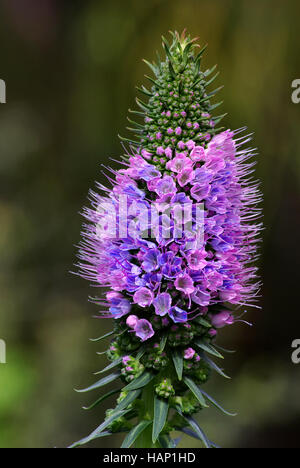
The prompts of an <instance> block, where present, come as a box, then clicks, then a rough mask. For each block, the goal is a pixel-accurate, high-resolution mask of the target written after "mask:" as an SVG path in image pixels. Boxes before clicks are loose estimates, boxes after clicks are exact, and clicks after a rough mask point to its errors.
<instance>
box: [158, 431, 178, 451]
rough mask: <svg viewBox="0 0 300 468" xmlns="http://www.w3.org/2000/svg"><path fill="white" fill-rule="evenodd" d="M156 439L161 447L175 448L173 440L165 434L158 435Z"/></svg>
mask: <svg viewBox="0 0 300 468" xmlns="http://www.w3.org/2000/svg"><path fill="white" fill-rule="evenodd" d="M158 441H159V443H160V445H161V447H162V448H176V444H175V441H174V440H173V439H171V437H170V436H168V435H167V434H164V435H161V436H159V438H158Z"/></svg>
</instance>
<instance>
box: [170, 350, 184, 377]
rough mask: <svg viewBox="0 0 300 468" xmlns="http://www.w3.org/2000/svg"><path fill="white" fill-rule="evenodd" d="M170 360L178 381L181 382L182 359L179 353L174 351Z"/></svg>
mask: <svg viewBox="0 0 300 468" xmlns="http://www.w3.org/2000/svg"><path fill="white" fill-rule="evenodd" d="M172 359H173V362H174V366H175V369H176V373H177V376H178V379H179V380H182V372H183V357H182V354H181V353H180V351H178V350H175V351H173V352H172Z"/></svg>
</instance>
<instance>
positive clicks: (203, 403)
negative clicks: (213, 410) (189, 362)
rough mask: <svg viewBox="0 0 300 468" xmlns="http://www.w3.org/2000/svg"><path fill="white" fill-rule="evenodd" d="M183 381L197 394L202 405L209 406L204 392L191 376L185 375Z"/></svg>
mask: <svg viewBox="0 0 300 468" xmlns="http://www.w3.org/2000/svg"><path fill="white" fill-rule="evenodd" d="M183 381H184V383H185V384H186V385H187V386H188V387H189V389H190V390H191V392H192V393H193V394H194V395H195V397H196V398H197V400H198V401H199V403H200V404H201V406H203V407H204V408H208V405H207V404H206V401H205V399H204V397H203V395H202V392H201V390H200V389H199V387H198V386H197V385H196V384H195V382H194V381H193V380H192V379H190V378H189V377H184V378H183Z"/></svg>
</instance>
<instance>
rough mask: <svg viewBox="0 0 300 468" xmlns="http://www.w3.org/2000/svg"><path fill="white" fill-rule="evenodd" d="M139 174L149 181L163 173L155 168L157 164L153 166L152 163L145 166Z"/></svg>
mask: <svg viewBox="0 0 300 468" xmlns="http://www.w3.org/2000/svg"><path fill="white" fill-rule="evenodd" d="M138 175H139V177H140V178H141V179H144V180H146V181H147V182H148V181H149V180H152V179H155V178H160V177H161V173H160V172H159V171H158V170H157V169H156V168H155V166H151V164H149V165H147V166H145V167H143V168H142V169H141V170H140V171H139V172H138Z"/></svg>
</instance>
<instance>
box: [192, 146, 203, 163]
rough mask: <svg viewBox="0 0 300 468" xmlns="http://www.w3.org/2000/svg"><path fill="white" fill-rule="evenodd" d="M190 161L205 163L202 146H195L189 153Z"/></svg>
mask: <svg viewBox="0 0 300 468" xmlns="http://www.w3.org/2000/svg"><path fill="white" fill-rule="evenodd" d="M190 158H191V159H192V161H205V149H204V148H203V146H195V147H194V148H193V149H192V151H191V152H190Z"/></svg>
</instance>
